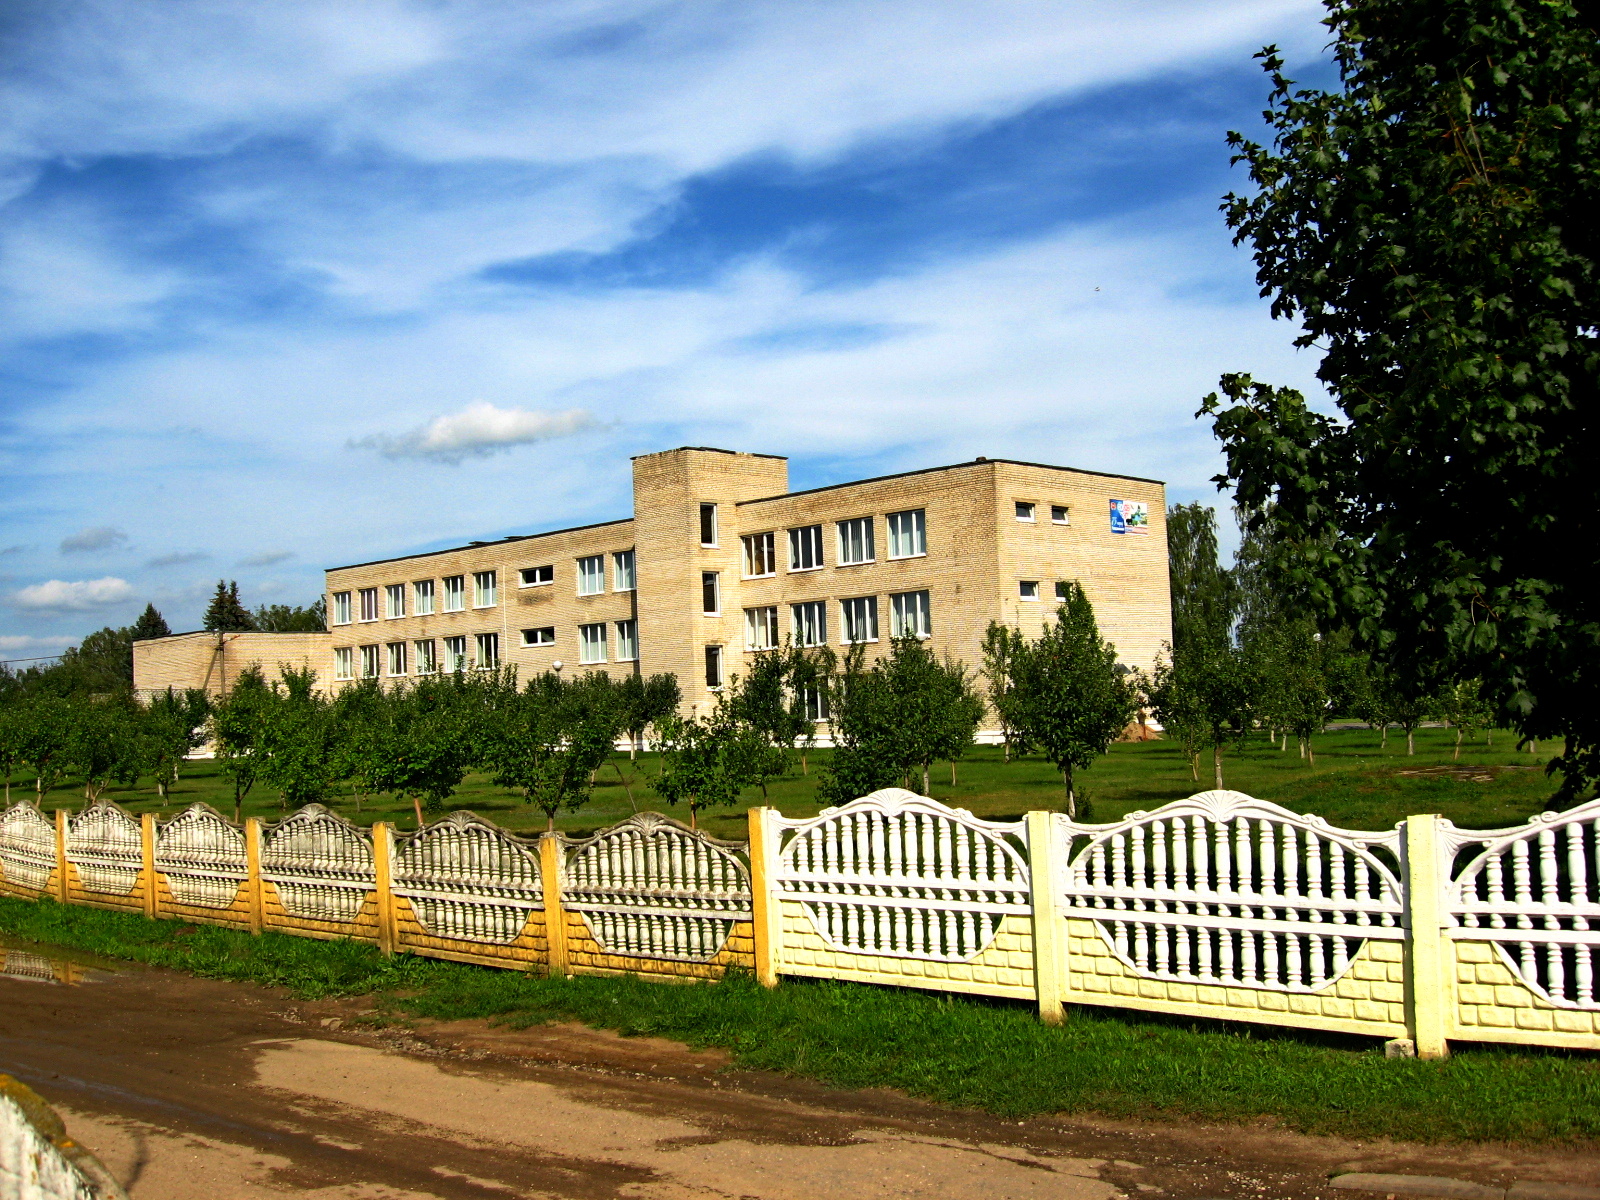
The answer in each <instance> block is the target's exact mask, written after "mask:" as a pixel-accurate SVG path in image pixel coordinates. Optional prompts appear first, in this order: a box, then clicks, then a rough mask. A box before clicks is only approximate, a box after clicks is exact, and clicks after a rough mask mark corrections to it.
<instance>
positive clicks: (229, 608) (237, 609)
mask: <svg viewBox="0 0 1600 1200" xmlns="http://www.w3.org/2000/svg"><path fill="white" fill-rule="evenodd" d="M255 627H256V623H255V618H254V617H252V616H251V615H250V610H249V609H248V608H246V607H245V606H244V605H243V604H241V603H240V602H239V583H238V581H237V580H233V581H227V580H222V579H219V580H217V590H216V591H215V592H213V593H212V594H211V605H210V607H208V608H207V609H206V617H205V628H206V630H207V631H208V632H211V633H239V632H244V631H246V630H251V629H254V628H255Z"/></svg>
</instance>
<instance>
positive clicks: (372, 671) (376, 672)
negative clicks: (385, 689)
mask: <svg viewBox="0 0 1600 1200" xmlns="http://www.w3.org/2000/svg"><path fill="white" fill-rule="evenodd" d="M382 672H383V647H382V646H380V645H378V644H376V643H374V644H372V645H370V646H363V647H361V678H363V679H377V678H378V677H379V676H380V675H381V674H382Z"/></svg>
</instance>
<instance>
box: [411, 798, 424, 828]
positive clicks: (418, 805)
mask: <svg viewBox="0 0 1600 1200" xmlns="http://www.w3.org/2000/svg"><path fill="white" fill-rule="evenodd" d="M411 807H412V808H413V809H415V810H416V813H417V828H418V829H421V828H422V797H421V796H413V797H411Z"/></svg>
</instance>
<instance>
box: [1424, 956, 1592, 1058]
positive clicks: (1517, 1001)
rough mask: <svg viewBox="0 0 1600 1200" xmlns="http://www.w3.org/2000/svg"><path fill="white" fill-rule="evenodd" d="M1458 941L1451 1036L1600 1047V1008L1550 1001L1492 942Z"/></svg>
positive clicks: (1575, 1046)
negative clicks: (1453, 1025)
mask: <svg viewBox="0 0 1600 1200" xmlns="http://www.w3.org/2000/svg"><path fill="white" fill-rule="evenodd" d="M1454 946H1455V954H1454V959H1455V968H1456V972H1455V980H1454V983H1455V1028H1454V1029H1453V1030H1451V1032H1450V1035H1449V1036H1451V1037H1453V1038H1459V1039H1461V1040H1463V1041H1467V1040H1470V1041H1484V1042H1518V1043H1523V1044H1526V1045H1540V1046H1571V1047H1574V1048H1577V1049H1584V1050H1600V1012H1595V1011H1584V1010H1582V1009H1571V1008H1561V1007H1559V1006H1557V1005H1554V1004H1552V1003H1550V1001H1548V1000H1546V999H1545V998H1544V997H1543V996H1541V995H1539V994H1538V993H1537V992H1535V991H1534V990H1533V989H1532V988H1530V987H1528V986H1527V985H1526V984H1524V983H1523V982H1522V980H1521V979H1519V978H1518V977H1517V973H1516V972H1515V971H1513V970H1512V969H1511V968H1510V967H1509V966H1508V965H1507V964H1506V961H1505V959H1504V958H1503V957H1502V955H1501V953H1500V951H1499V950H1498V949H1497V948H1496V946H1495V945H1494V944H1493V943H1492V942H1468V941H1457V942H1455V943H1454Z"/></svg>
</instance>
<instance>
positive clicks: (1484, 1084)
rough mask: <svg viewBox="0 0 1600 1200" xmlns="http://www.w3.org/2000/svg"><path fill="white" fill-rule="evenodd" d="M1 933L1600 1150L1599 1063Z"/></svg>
mask: <svg viewBox="0 0 1600 1200" xmlns="http://www.w3.org/2000/svg"><path fill="white" fill-rule="evenodd" d="M0 934H5V935H7V936H8V937H11V938H21V939H26V940H28V941H31V942H43V943H46V944H49V945H56V946H68V947H73V948H76V949H78V950H84V951H89V952H92V953H94V954H97V955H105V956H109V957H111V958H118V959H124V960H133V961H139V962H147V963H155V964H158V965H162V966H168V967H174V968H178V969H180V970H186V971H189V972H192V973H194V974H198V975H205V976H210V977H213V978H224V979H235V980H248V981H252V982H257V983H263V984H268V985H275V986H281V987H285V988H288V989H289V990H290V991H291V992H293V993H295V994H296V995H299V996H301V997H305V998H318V997H327V996H340V995H371V996H373V997H374V1001H375V1007H374V1011H373V1013H372V1015H371V1016H370V1017H369V1018H367V1019H368V1020H369V1021H371V1022H373V1023H375V1024H384V1023H391V1022H395V1021H405V1020H407V1019H410V1018H413V1017H430V1018H437V1019H443V1020H450V1019H457V1018H464V1017H478V1018H487V1019H489V1020H492V1021H496V1022H501V1023H505V1024H508V1025H511V1026H528V1025H535V1024H541V1023H544V1022H548V1021H552V1020H577V1021H582V1022H584V1023H586V1024H589V1025H592V1026H594V1027H596V1028H606V1029H616V1030H619V1031H621V1032H622V1033H624V1034H632V1035H640V1034H651V1035H656V1036H660V1037H667V1038H673V1039H676V1040H678V1041H682V1042H686V1043H688V1044H690V1045H693V1046H696V1047H717V1048H720V1049H723V1050H726V1051H728V1052H729V1053H730V1054H731V1055H732V1057H733V1061H734V1062H735V1063H736V1064H737V1065H738V1066H741V1067H746V1068H755V1069H762V1070H770V1071H779V1072H783V1073H785V1074H789V1075H794V1076H801V1077H806V1078H811V1079H817V1080H821V1081H823V1082H825V1083H829V1084H833V1085H835V1086H839V1087H851V1088H861V1087H890V1088H897V1089H900V1090H901V1091H904V1092H906V1093H908V1094H910V1095H913V1096H919V1097H923V1098H926V1099H930V1100H936V1101H940V1102H943V1103H946V1104H955V1105H961V1106H964V1107H972V1108H979V1109H985V1110H987V1111H990V1112H995V1113H1001V1114H1006V1115H1010V1116H1026V1115H1030V1114H1036V1113H1052V1112H1085V1111H1090V1112H1100V1113H1105V1114H1107V1115H1110V1116H1119V1117H1150V1118H1160V1119H1179V1120H1181V1119H1199V1120H1207V1121H1249V1120H1254V1119H1258V1118H1261V1117H1267V1118H1269V1119H1273V1120H1276V1121H1278V1122H1280V1123H1282V1124H1283V1125H1284V1126H1286V1127H1287V1128H1290V1129H1293V1130H1297V1131H1300V1132H1304V1133H1313V1134H1332V1135H1338V1136H1343V1137H1360V1138H1380V1137H1381V1138H1394V1139H1401V1140H1414V1141H1428V1142H1439V1141H1510V1142H1532V1143H1553V1142H1564V1143H1592V1142H1594V1141H1595V1139H1596V1138H1600V1061H1597V1059H1596V1057H1595V1056H1594V1055H1586V1054H1581V1053H1576V1052H1561V1051H1549V1052H1540V1051H1528V1050H1513V1049H1495V1048H1485V1047H1469V1046H1461V1047H1458V1048H1457V1049H1456V1053H1455V1054H1454V1055H1453V1056H1452V1057H1451V1058H1449V1059H1446V1060H1443V1061H1432V1062H1424V1061H1420V1060H1417V1059H1386V1058H1385V1057H1384V1056H1383V1051H1382V1048H1381V1046H1379V1045H1378V1044H1377V1043H1375V1042H1373V1041H1370V1040H1363V1039H1356V1038H1340V1037H1336V1036H1331V1035H1328V1036H1319V1035H1316V1034H1305V1033H1299V1034H1297V1033H1294V1032H1292V1031H1277V1030H1272V1029H1270V1028H1252V1027H1244V1026H1234V1027H1229V1026H1225V1025H1221V1024H1214V1023H1207V1022H1198V1021H1190V1020H1183V1019H1165V1018H1161V1017H1152V1016H1148V1015H1141V1014H1132V1013H1130V1014H1118V1013H1115V1012H1111V1011H1108V1010H1104V1009H1100V1010H1096V1009H1088V1008H1074V1009H1073V1010H1072V1011H1071V1013H1070V1014H1069V1016H1068V1020H1067V1022H1066V1024H1065V1025H1063V1026H1061V1027H1059V1028H1052V1027H1050V1026H1046V1025H1042V1024H1040V1023H1039V1021H1038V1020H1037V1019H1036V1017H1035V1016H1034V1013H1033V1010H1032V1008H1031V1007H1030V1006H1027V1005H1023V1004H1018V1003H1013V1002H1006V1001H995V1000H984V999H981V998H973V997H964V996H952V995H939V994H935V993H927V992H914V991H909V990H901V989H896V988H883V987H871V986H868V985H863V984H851V983H837V982H831V981H798V980H785V981H784V982H783V983H782V984H781V985H780V986H779V987H777V988H775V989H772V990H767V989H764V988H761V987H759V986H757V985H756V984H755V983H754V982H753V981H752V980H751V979H749V978H748V977H743V976H739V977H733V978H729V979H727V980H724V981H722V982H720V983H714V984H685V985H683V986H676V987H674V986H668V985H664V984H660V983H649V982H645V981H643V980H639V979H633V978H627V977H622V978H609V977H598V976H580V977H578V978H574V979H560V978H554V979H552V978H547V977H542V976H537V975H527V974H523V973H521V972H516V971H496V970H492V969H489V968H481V967H470V966H463V965H460V964H456V963H447V962H437V961H430V960H423V959H416V958H411V957H409V956H400V957H397V958H394V959H385V958H383V957H382V956H381V955H380V954H379V953H378V952H377V950H376V949H375V948H374V947H372V946H369V945H366V944H363V943H355V942H321V941H313V940H311V939H306V938H295V937H289V936H286V935H283V934H272V933H269V934H265V935H262V936H261V937H256V938H252V937H250V936H249V935H248V934H245V933H240V932H237V931H234V930H226V929H218V928H214V927H210V926H194V925H184V924H181V923H179V922H176V921H147V920H145V919H144V918H143V917H140V916H135V915H132V914H126V913H116V912H107V911H103V910H99V909H91V908H77V907H68V906H64V905H59V904H55V903H54V902H51V901H48V900H46V901H41V902H38V903H31V902H27V901H22V900H14V899H9V898H3V897H0Z"/></svg>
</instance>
